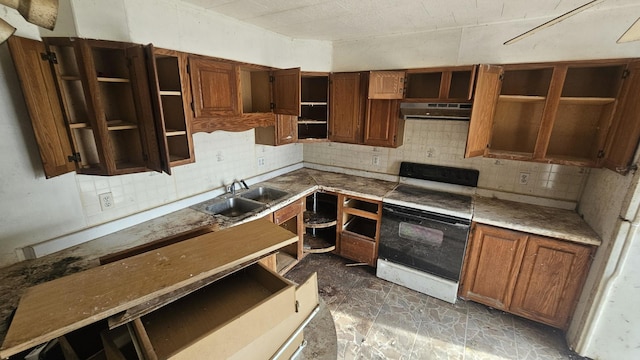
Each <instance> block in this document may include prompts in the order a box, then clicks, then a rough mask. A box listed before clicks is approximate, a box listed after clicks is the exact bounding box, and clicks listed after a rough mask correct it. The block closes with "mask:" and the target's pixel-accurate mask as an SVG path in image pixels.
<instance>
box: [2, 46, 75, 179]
mask: <svg viewBox="0 0 640 360" xmlns="http://www.w3.org/2000/svg"><path fill="white" fill-rule="evenodd" d="M8 43H9V50H10V52H11V57H12V58H13V63H14V65H15V67H16V72H17V74H18V79H19V80H20V85H21V87H22V92H23V94H24V98H25V102H26V104H27V110H28V111H29V116H30V117H31V125H32V126H33V131H34V133H35V137H36V142H37V144H38V149H39V151H40V158H41V160H42V165H43V167H44V173H45V176H46V177H47V178H51V177H54V176H58V175H62V174H66V173H68V172H71V171H74V170H75V165H74V163H73V162H72V161H69V160H68V158H67V157H68V156H70V155H72V154H73V153H74V151H73V150H72V149H71V141H70V138H69V135H68V133H67V128H66V124H65V119H64V117H63V114H62V109H61V107H60V102H59V101H58V95H57V92H56V86H55V82H54V79H53V75H52V73H51V67H50V65H49V61H47V60H43V59H42V56H41V54H46V53H47V51H46V49H45V46H44V44H43V43H42V42H39V41H35V40H30V39H25V38H20V37H17V36H12V37H10V38H9V40H8Z"/></svg>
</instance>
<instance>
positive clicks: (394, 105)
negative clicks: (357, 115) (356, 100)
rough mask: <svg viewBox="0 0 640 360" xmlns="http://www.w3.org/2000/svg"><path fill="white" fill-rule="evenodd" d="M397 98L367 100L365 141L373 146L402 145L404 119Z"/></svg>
mask: <svg viewBox="0 0 640 360" xmlns="http://www.w3.org/2000/svg"><path fill="white" fill-rule="evenodd" d="M398 104H399V102H398V101H397V100H369V101H367V119H366V121H365V127H364V143H365V144H366V145H371V146H386V147H397V146H399V145H402V137H403V135H404V132H403V130H404V120H401V119H400V117H399V114H398V110H399V105H398Z"/></svg>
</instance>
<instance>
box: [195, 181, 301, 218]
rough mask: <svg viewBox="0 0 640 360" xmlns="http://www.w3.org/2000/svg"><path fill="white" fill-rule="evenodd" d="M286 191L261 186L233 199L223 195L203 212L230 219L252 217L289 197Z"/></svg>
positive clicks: (205, 207)
mask: <svg viewBox="0 0 640 360" xmlns="http://www.w3.org/2000/svg"><path fill="white" fill-rule="evenodd" d="M288 195H289V193H288V192H286V191H282V190H278V189H274V188H270V187H266V186H260V187H256V188H253V189H249V190H246V191H243V192H241V193H238V194H237V195H234V196H232V197H228V195H223V196H221V197H219V198H216V199H214V200H213V201H212V202H207V204H206V206H204V207H203V209H201V210H202V211H204V212H206V213H208V214H211V215H218V216H223V217H226V218H229V219H238V218H240V217H244V216H245V215H247V216H248V215H252V214H254V213H258V212H260V211H262V210H264V209H266V208H267V206H268V205H269V204H271V203H273V202H275V201H277V200H279V199H282V198H284V197H285V196H288Z"/></svg>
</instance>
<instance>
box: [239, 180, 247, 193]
mask: <svg viewBox="0 0 640 360" xmlns="http://www.w3.org/2000/svg"><path fill="white" fill-rule="evenodd" d="M240 183H241V184H242V186H244V188H245V189H247V190H249V185H247V183H246V182H244V180H243V179H241V180H240Z"/></svg>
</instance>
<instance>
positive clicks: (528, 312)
mask: <svg viewBox="0 0 640 360" xmlns="http://www.w3.org/2000/svg"><path fill="white" fill-rule="evenodd" d="M590 262H591V247H589V246H584V245H581V244H575V243H569V242H564V241H558V240H553V239H547V238H542V237H537V236H529V239H528V241H527V247H526V250H525V252H524V256H523V260H522V267H521V269H520V272H519V274H518V280H517V282H516V286H515V288H514V290H513V300H512V303H511V307H510V311H511V312H512V313H514V314H517V315H521V316H524V317H527V318H529V319H533V320H536V321H540V322H543V323H545V324H549V325H552V326H555V327H558V328H561V329H565V328H566V327H567V326H568V325H569V320H570V317H571V314H572V313H573V309H574V307H575V305H576V303H577V300H578V297H579V296H580V291H581V290H582V285H583V284H584V280H585V278H586V275H587V270H588V269H589V264H590Z"/></svg>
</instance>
